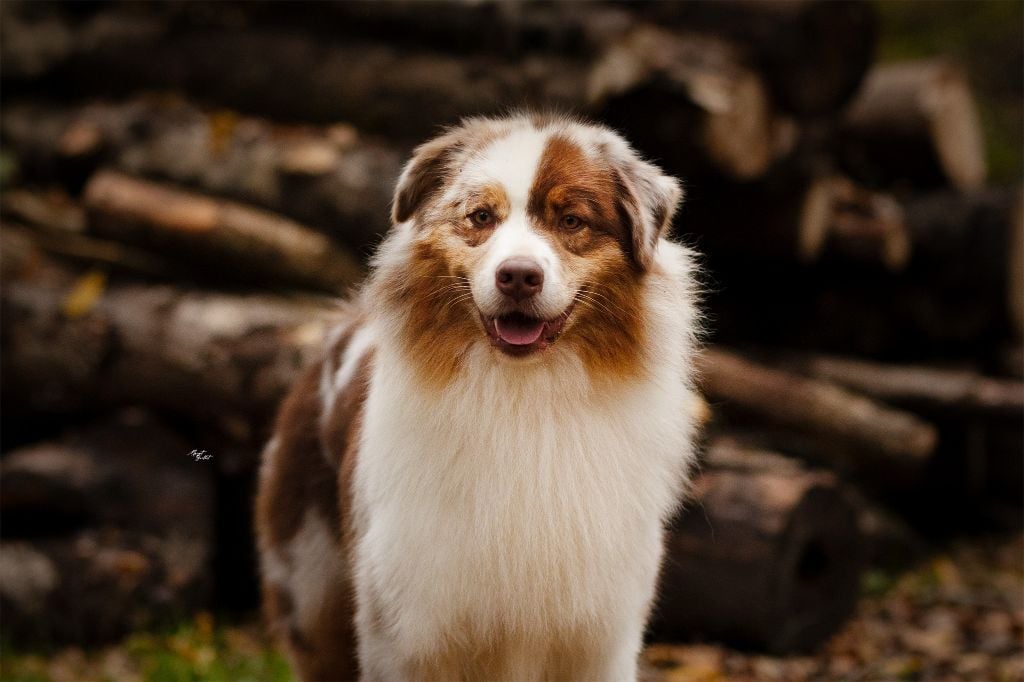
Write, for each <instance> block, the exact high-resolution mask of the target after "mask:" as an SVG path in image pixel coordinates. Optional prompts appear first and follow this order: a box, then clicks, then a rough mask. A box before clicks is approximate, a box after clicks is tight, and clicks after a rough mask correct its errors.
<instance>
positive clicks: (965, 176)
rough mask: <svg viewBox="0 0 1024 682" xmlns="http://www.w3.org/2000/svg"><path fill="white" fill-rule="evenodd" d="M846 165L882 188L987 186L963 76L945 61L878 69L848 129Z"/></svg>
mask: <svg viewBox="0 0 1024 682" xmlns="http://www.w3.org/2000/svg"><path fill="white" fill-rule="evenodd" d="M843 137H844V141H843V144H842V148H843V158H844V163H845V165H846V166H847V167H849V169H850V170H851V172H852V173H854V175H855V176H856V177H858V178H863V179H865V180H868V181H871V182H873V183H877V184H883V185H889V184H891V183H893V182H904V183H908V184H911V185H914V186H927V185H935V184H938V183H947V184H950V185H952V186H954V187H956V188H958V189H962V190H968V189H976V188H978V187H980V186H981V185H982V184H983V183H984V182H985V175H986V166H985V145H984V140H983V139H982V132H981V123H980V121H979V119H978V113H977V110H976V107H975V104H974V97H973V95H972V93H971V88H970V85H969V84H968V82H967V75H966V73H965V71H964V69H963V68H962V67H961V66H959V65H957V64H954V63H952V62H949V61H946V60H929V61H915V62H901V63H896V64H884V65H881V66H878V67H875V69H874V70H872V71H871V72H870V73H869V74H868V77H867V79H866V80H865V82H864V87H863V88H862V89H861V92H860V93H859V95H858V96H857V98H856V100H854V102H853V104H852V105H851V106H850V109H849V111H848V112H847V115H846V121H845V124H844V133H843Z"/></svg>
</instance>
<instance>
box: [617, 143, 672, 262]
mask: <svg viewBox="0 0 1024 682" xmlns="http://www.w3.org/2000/svg"><path fill="white" fill-rule="evenodd" d="M615 174H616V184H617V185H618V188H617V191H618V193H619V197H618V201H619V210H620V213H621V215H622V217H623V219H624V220H625V221H626V222H627V225H628V227H629V229H630V234H631V235H632V237H633V241H632V247H633V252H632V255H633V260H634V261H635V262H636V265H637V266H638V267H639V268H640V269H641V270H646V269H647V268H648V267H650V265H651V262H652V261H653V260H654V249H655V247H656V246H657V244H658V240H659V239H661V237H662V236H663V235H664V234H665V233H666V232H668V229H669V227H671V226H672V217H673V216H674V215H675V213H676V209H677V208H678V207H679V203H680V201H682V198H683V188H682V186H681V185H680V184H679V181H678V180H676V179H675V178H673V177H671V176H668V175H665V174H664V173H662V172H661V169H660V168H658V167H657V166H655V165H654V164H651V163H648V162H646V161H642V160H641V159H639V158H637V157H636V155H635V154H632V153H630V154H629V156H628V157H627V158H620V159H619V160H618V163H616V164H615Z"/></svg>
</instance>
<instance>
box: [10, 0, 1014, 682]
mask: <svg viewBox="0 0 1024 682" xmlns="http://www.w3.org/2000/svg"><path fill="white" fill-rule="evenodd" d="M0 85H2V90H3V103H2V108H0V134H2V146H0V190H2V192H0V219H2V229H0V266H2V267H0V341H2V343H0V362H2V367H0V370H2V373H0V389H2V413H0V414H2V424H0V426H2V443H0V445H2V456H0V642H2V645H0V646H2V648H0V678H2V679H4V680H49V679H52V680H91V679H97V680H99V679H111V680H131V679H154V680H191V679H197V680H207V679H221V680H241V679H251V680H264V679H280V680H284V679H289V673H288V670H287V666H286V665H285V663H284V661H283V660H282V659H281V657H280V656H279V655H278V654H277V653H275V652H274V651H273V649H272V647H271V646H270V644H269V643H268V641H267V639H266V637H265V635H264V634H263V632H262V630H261V628H260V625H259V620H258V616H257V611H256V609H257V602H258V595H257V591H256V581H255V572H254V571H255V557H254V552H253V546H252V535H251V532H250V520H251V519H250V512H251V507H252V491H253V477H254V472H255V468H256V466H257V460H258V453H259V451H260V448H261V444H262V442H263V441H264V439H265V438H266V437H267V435H268V432H269V429H270V420H271V418H272V415H273V413H274V410H275V407H276V404H277V402H278V400H279V399H280V397H281V396H282V394H283V392H284V391H285V390H286V388H287V387H288V385H289V383H290V382H291V381H292V379H293V378H294V377H295V376H296V375H297V373H298V371H299V369H300V368H301V367H303V366H304V364H305V363H307V362H308V361H309V360H310V358H312V357H314V356H315V354H316V353H317V349H318V346H319V343H320V341H321V339H322V335H323V331H324V325H325V324H326V320H327V318H328V316H329V314H330V313H331V311H332V310H333V308H334V305H335V304H334V301H335V300H336V297H337V295H338V294H339V293H343V292H345V291H347V290H348V289H349V288H350V287H351V286H353V285H355V284H356V283H358V281H359V280H360V278H361V277H362V276H363V275H364V273H365V265H366V261H367V257H368V256H369V255H370V254H371V253H372V250H373V246H374V245H375V244H376V243H377V242H378V241H379V240H380V237H381V234H382V233H383V232H384V231H385V230H386V229H387V227H388V205H389V202H390V198H391V192H392V188H393V184H394V181H395V179H396V177H397V175H398V172H399V169H400V164H401V163H402V161H403V160H404V159H405V158H406V157H407V156H408V154H409V152H410V150H411V149H412V147H413V146H414V145H415V144H416V143H418V142H420V141H423V140H424V139H425V138H427V137H428V136H430V135H432V134H433V133H435V132H437V131H438V130H439V129H440V127H441V126H442V125H444V124H450V123H453V122H455V121H456V120H458V118H459V117H460V116H463V115H467V114H477V113H493V112H501V111H506V110H508V109H510V108H520V107H525V106H531V107H541V108H545V109H558V110H565V111H570V112H577V113H580V114H584V115H586V116H589V117H592V118H594V119H597V120H599V121H603V122H605V123H608V124H610V125H612V126H614V127H616V128H618V129H620V130H621V131H622V132H623V133H624V134H625V135H626V137H627V138H629V139H630V140H632V141H634V142H635V144H636V146H637V147H638V148H639V149H640V150H641V151H642V152H643V153H644V154H645V155H647V156H648V157H650V158H651V159H653V160H655V161H657V162H658V163H659V164H661V165H662V166H663V167H665V168H666V169H667V170H668V171H670V172H672V173H673V174H676V175H678V176H680V177H682V178H683V179H684V180H685V184H686V187H687V199H686V203H685V205H684V207H683V209H682V210H681V213H680V215H679V216H678V218H677V220H676V226H675V233H676V237H677V238H678V239H681V240H682V241H684V242H686V243H689V244H692V245H694V246H695V247H696V248H697V249H698V250H699V251H700V252H701V253H702V254H703V256H702V259H703V264H704V267H705V273H704V281H703V285H704V288H705V290H706V310H707V320H708V343H709V346H708V350H707V352H706V353H705V354H704V355H703V357H702V358H701V361H700V364H701V367H700V370H701V373H702V379H701V388H702V390H703V393H704V396H705V398H706V402H707V406H708V411H707V429H706V431H707V432H706V437H705V442H704V443H703V446H702V452H703V454H702V465H701V471H700V474H699V477H698V479H697V482H696V486H695V491H694V497H693V499H692V500H691V501H690V502H689V503H688V504H687V506H686V508H685V509H684V510H683V511H682V512H681V513H680V514H679V516H678V517H677V518H676V519H675V520H674V522H673V525H672V528H671V530H670V533H669V536H668V537H669V557H668V560H667V563H666V567H665V572H664V576H663V589H662V594H663V596H662V599H661V601H660V603H659V606H658V609H657V614H656V618H655V621H654V623H653V624H652V630H651V632H650V643H651V644H650V646H649V647H648V649H647V650H646V652H645V658H646V665H647V668H648V670H647V672H648V674H649V676H650V679H654V680H658V679H664V680H716V679H730V680H732V679H736V680H760V679H765V680H768V679H784V680H800V679H850V680H853V679H871V680H877V679H922V680H934V679H986V680H989V679H991V680H1019V679H1022V678H1024V649H1022V637H1024V630H1022V628H1024V535H1022V530H1021V529H1022V525H1024V524H1022V520H1024V517H1022V499H1024V376H1022V374H1024V354H1022V332H1024V204H1022V177H1024V159H1022V156H1024V152H1022V150H1024V99H1022V96H1024V3H1022V2H1019V1H1015V0H996V1H991V0H990V1H979V2H959V1H955V0H952V1H943V2H926V1H919V2H840V1H835V2H804V1H799V0H761V1H751V0H723V1H719V2H713V3H712V2H671V3H670V2H631V3H614V2H596V1H595V2H587V3H582V2H566V3H558V2H533V3H512V2H501V1H491V0H482V1H473V2H447V3H442V2H427V1H420V2H413V1H411V0H399V1H396V2H360V3H326V2H324V3H306V2H288V3H283V2H280V3H279V2H232V1H225V2H216V3H211V2H183V1H170V2H159V3H155V2H119V1H116V0H110V1H89V2H68V3H51V2H25V1H18V0H6V1H5V2H3V3H2V4H0Z"/></svg>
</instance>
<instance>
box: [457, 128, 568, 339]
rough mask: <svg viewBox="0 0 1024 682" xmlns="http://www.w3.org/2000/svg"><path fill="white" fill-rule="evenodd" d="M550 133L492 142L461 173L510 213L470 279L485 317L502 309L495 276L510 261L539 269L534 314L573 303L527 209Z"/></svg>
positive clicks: (548, 314)
mask: <svg viewBox="0 0 1024 682" xmlns="http://www.w3.org/2000/svg"><path fill="white" fill-rule="evenodd" d="M549 137H550V133H549V132H542V131H538V130H533V129H524V130H519V131H516V132H514V133H512V134H510V135H508V136H507V137H503V138H501V139H499V140H496V141H495V142H494V143H492V144H491V145H490V146H488V147H487V148H486V149H484V150H483V151H482V152H481V153H480V155H479V156H477V157H476V158H474V159H473V160H471V161H470V162H469V163H468V164H467V165H466V168H465V170H464V177H465V179H466V181H467V183H469V184H480V185H491V184H493V185H498V186H500V187H501V188H502V189H503V190H504V192H505V194H506V196H507V197H508V201H509V215H508V216H507V217H506V218H505V219H504V220H502V221H501V222H500V223H499V224H498V227H497V228H496V230H495V232H494V234H493V235H492V236H491V238H490V239H488V240H487V241H486V242H485V243H484V244H483V245H482V246H481V247H480V248H482V249H484V250H485V251H484V255H483V257H482V258H481V259H480V261H479V262H478V265H477V267H476V268H475V271H474V272H473V273H472V276H471V278H470V279H471V287H472V290H473V297H474V299H475V300H476V303H477V306H478V307H479V308H480V310H481V311H482V312H483V313H484V314H485V315H494V314H497V313H498V312H500V311H501V310H502V308H503V307H504V306H505V305H506V302H507V299H506V297H505V296H504V295H503V294H501V292H499V291H498V288H497V286H496V285H495V276H496V273H497V271H498V268H499V267H500V266H501V264H502V263H504V262H505V261H506V260H508V259H509V258H515V257H523V258H529V259H531V260H533V261H535V262H536V263H537V264H538V265H539V266H540V267H541V269H542V270H543V271H544V287H543V289H542V291H541V293H540V294H539V295H537V296H536V297H535V298H534V299H533V300H532V305H533V306H534V311H535V313H536V314H537V316H539V317H542V318H546V319H552V318H555V317H557V316H558V315H560V314H561V313H562V312H563V311H564V310H565V309H566V308H567V307H569V304H570V303H572V296H573V294H572V292H569V291H567V290H566V288H565V284H564V276H563V273H562V268H561V263H560V262H559V259H558V254H557V253H556V252H555V250H554V248H552V246H551V244H550V242H549V241H548V240H547V239H546V238H545V236H544V235H542V234H541V233H540V232H538V231H537V230H536V229H534V228H533V226H532V225H531V220H530V216H529V214H528V213H527V206H528V204H529V201H530V190H531V189H532V187H533V182H534V178H535V177H536V175H537V169H538V168H539V167H540V164H541V159H542V158H543V156H544V150H545V149H546V148H547V144H548V138H549Z"/></svg>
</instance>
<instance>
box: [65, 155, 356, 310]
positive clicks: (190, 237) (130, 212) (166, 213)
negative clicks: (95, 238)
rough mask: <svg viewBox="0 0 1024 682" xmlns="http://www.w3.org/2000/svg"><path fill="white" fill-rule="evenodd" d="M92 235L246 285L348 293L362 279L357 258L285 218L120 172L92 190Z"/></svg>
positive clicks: (107, 174)
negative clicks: (281, 285) (229, 276)
mask: <svg viewBox="0 0 1024 682" xmlns="http://www.w3.org/2000/svg"><path fill="white" fill-rule="evenodd" d="M84 201H85V206H86V208H87V209H88V212H89V231H90V232H92V233H94V234H97V235H99V236H101V237H107V238H111V239H114V240H117V241H121V242H126V243H128V244H133V245H136V246H142V247H145V248H148V249H150V250H153V251H156V252H157V253H165V252H170V253H174V254H175V255H177V256H178V257H179V259H180V260H182V261H184V262H186V263H190V264H196V263H198V264H203V265H205V266H207V267H208V268H210V269H214V270H219V271H228V272H231V273H232V276H233V277H236V278H237V279H239V280H242V281H250V282H252V281H257V282H258V281H260V280H264V281H269V282H274V281H278V282H283V283H288V284H292V285H296V286H306V287H312V288H314V289H319V290H321V291H325V292H331V293H336V294H337V293H342V292H344V291H346V290H347V289H348V288H350V287H352V286H353V285H354V284H355V283H357V282H358V281H359V280H360V279H361V278H362V275H363V273H362V269H361V267H360V266H359V264H358V263H357V262H356V261H355V259H354V258H352V257H351V256H349V255H348V254H347V253H346V252H344V251H342V250H341V249H339V248H337V247H335V246H334V245H333V244H331V242H330V240H329V239H328V238H327V237H326V236H325V235H323V234H320V233H319V232H315V231H313V230H311V229H309V228H307V227H305V226H302V225H299V224H298V223H295V222H292V221H291V220H288V219H286V218H283V217H281V216H277V215H274V214H272V213H268V212H266V211H261V210H258V209H254V208H251V207H249V206H245V205H243V204H237V203H233V202H229V201H224V200H218V199H212V198H209V197H205V196H202V195H199V194H195V193H192V192H186V191H183V190H180V189H177V188H174V187H171V186H168V185H161V184H157V183H153V182H148V181H145V180H139V179H136V178H132V177H129V176H126V175H122V174H120V173H115V172H111V171H103V172H100V173H97V174H96V175H95V176H94V177H93V178H92V179H91V180H90V181H89V184H88V185H87V186H86V188H85V195H84Z"/></svg>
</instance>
